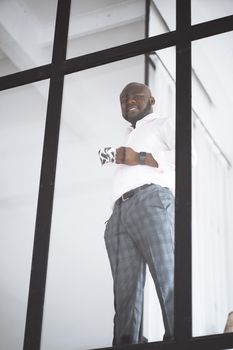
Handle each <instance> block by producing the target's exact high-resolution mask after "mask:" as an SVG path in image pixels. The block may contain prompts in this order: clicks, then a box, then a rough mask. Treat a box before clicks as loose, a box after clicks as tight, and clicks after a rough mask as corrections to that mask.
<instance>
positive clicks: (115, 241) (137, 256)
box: [104, 185, 174, 345]
mask: <svg viewBox="0 0 233 350" xmlns="http://www.w3.org/2000/svg"><path fill="white" fill-rule="evenodd" d="M104 237H105V244H106V248H107V252H108V256H109V260H110V265H111V270H112V276H113V281H114V306H115V316H114V338H113V345H121V344H134V343H138V342H140V339H139V331H140V325H141V320H142V305H143V290H144V285H145V273H146V264H148V267H149V270H150V273H151V275H152V278H153V280H154V283H155V287H156V291H157V295H158V298H159V301H160V306H161V310H162V315H163V322H164V327H165V337H172V336H173V330H174V325H173V323H174V196H173V194H172V193H171V191H170V190H169V189H168V188H166V187H161V186H159V185H151V186H149V187H147V188H146V189H143V190H141V191H139V192H137V193H135V194H134V196H132V197H131V198H129V199H128V200H127V201H125V202H123V203H121V204H119V205H118V204H115V206H114V210H113V213H112V215H111V217H110V219H109V221H108V223H107V225H106V229H105V234H104Z"/></svg>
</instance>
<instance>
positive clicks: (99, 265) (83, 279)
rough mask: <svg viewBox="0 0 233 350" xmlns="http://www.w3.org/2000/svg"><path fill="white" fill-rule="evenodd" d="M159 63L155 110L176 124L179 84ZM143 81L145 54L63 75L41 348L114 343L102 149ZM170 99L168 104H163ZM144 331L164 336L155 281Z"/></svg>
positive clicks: (121, 134) (107, 183)
mask: <svg viewBox="0 0 233 350" xmlns="http://www.w3.org/2000/svg"><path fill="white" fill-rule="evenodd" d="M164 51H165V50H164ZM161 57H162V53H161ZM156 64H157V66H158V67H157V68H158V69H157V70H156V73H155V71H153V77H152V79H151V89H152V92H153V94H154V89H155V86H156V84H158V87H157V94H156V104H155V106H154V107H155V112H156V113H159V114H161V115H166V116H168V117H170V119H171V121H173V120H174V119H173V117H174V106H173V107H171V106H172V105H173V103H174V100H173V96H174V95H173V94H174V83H173V82H172V84H171V82H170V80H169V74H168V72H167V71H164V70H163V69H162V63H161V62H160V64H159V63H158V62H156ZM160 70H161V71H160ZM159 71H160V74H158V73H159ZM155 77H156V81H155V80H154V79H155ZM143 80H144V57H143V56H139V57H135V58H132V59H129V60H124V61H120V62H116V63H113V64H110V65H105V66H103V67H98V68H94V69H90V70H86V71H84V72H80V73H77V74H72V75H70V76H67V77H66V79H65V88H64V97H63V110H62V124H61V134H60V141H59V154H58V168H57V176H56V191H55V200H54V209H53V221H52V232H51V244H50V255H49V266H48V278H47V286H46V298H45V308H44V321H43V333H42V345H41V346H42V347H41V348H42V349H43V350H46V349H50V350H51V349H56V348H57V347H58V346H59V347H60V348H61V349H72V348H74V347H75V348H77V349H84V348H96V347H105V346H111V344H112V338H113V317H114V303H113V300H114V298H113V282H112V274H111V269H110V264H109V261H108V255H107V252H106V249H105V243H104V231H105V227H106V226H105V222H106V221H107V220H108V219H109V217H110V214H111V212H112V195H111V193H112V182H113V176H114V173H115V168H114V166H111V165H109V166H107V165H105V166H101V163H100V160H99V157H98V150H99V149H100V148H103V147H105V146H112V147H117V146H120V145H121V144H122V143H123V140H124V139H125V130H128V129H129V125H128V123H127V122H126V121H125V120H124V119H123V118H122V116H121V108H120V101H119V94H120V92H121V91H122V89H123V88H124V86H125V85H126V84H127V83H129V82H131V81H138V82H143ZM152 81H153V84H152ZM113 82H114V83H113ZM163 84H164V85H163ZM171 86H172V87H171ZM168 98H169V101H170V104H168V103H167V102H166V101H167V99H168ZM167 105H169V106H170V107H169V108H168V109H166V108H167ZM158 106H160V107H158ZM142 151H143V150H142ZM139 186H140V185H139ZM165 192H166V190H165ZM164 195H165V197H166V195H167V194H166V193H164ZM164 200H165V198H164ZM171 269H172V266H171ZM149 275H150V274H149V273H148V276H149ZM171 276H172V273H171ZM90 334H91V335H92V336H91V337H90ZM143 335H144V336H145V338H147V339H148V341H153V340H161V339H162V338H163V335H164V328H163V321H162V315H161V309H160V305H159V302H158V297H157V294H156V292H155V287H154V283H153V281H152V280H150V281H149V280H148V281H147V284H146V290H145V300H144V318H143Z"/></svg>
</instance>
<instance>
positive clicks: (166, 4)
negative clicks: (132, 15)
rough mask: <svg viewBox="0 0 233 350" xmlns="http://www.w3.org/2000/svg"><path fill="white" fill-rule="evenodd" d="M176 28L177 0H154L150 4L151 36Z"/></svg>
mask: <svg viewBox="0 0 233 350" xmlns="http://www.w3.org/2000/svg"><path fill="white" fill-rule="evenodd" d="M175 29H176V0H153V1H151V5H150V21H149V36H153V35H159V34H163V33H167V32H170V31H173V30H175Z"/></svg>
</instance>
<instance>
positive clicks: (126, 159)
mask: <svg viewBox="0 0 233 350" xmlns="http://www.w3.org/2000/svg"><path fill="white" fill-rule="evenodd" d="M116 163H117V164H126V165H139V164H140V158H139V153H138V152H135V151H134V150H133V149H132V148H130V147H119V148H117V149H116ZM145 165H148V166H151V167H154V168H158V163H157V161H156V160H155V159H154V157H153V156H152V154H151V153H146V157H145Z"/></svg>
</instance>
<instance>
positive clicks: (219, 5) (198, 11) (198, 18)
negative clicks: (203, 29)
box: [191, 0, 233, 24]
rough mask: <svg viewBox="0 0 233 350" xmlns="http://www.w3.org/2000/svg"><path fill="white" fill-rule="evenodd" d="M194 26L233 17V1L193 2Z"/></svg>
mask: <svg viewBox="0 0 233 350" xmlns="http://www.w3.org/2000/svg"><path fill="white" fill-rule="evenodd" d="M191 5H192V24H197V23H201V22H206V21H211V20H213V19H217V18H220V17H225V16H230V15H233V1H232V0H221V1H219V0H205V1H203V0H192V1H191Z"/></svg>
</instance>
